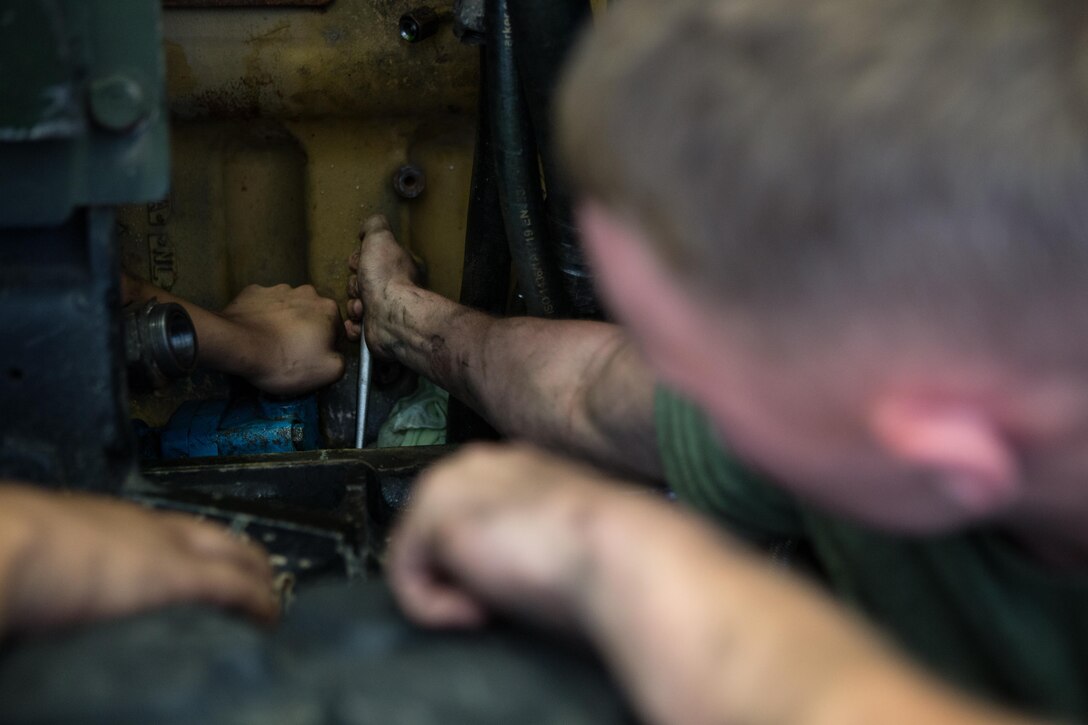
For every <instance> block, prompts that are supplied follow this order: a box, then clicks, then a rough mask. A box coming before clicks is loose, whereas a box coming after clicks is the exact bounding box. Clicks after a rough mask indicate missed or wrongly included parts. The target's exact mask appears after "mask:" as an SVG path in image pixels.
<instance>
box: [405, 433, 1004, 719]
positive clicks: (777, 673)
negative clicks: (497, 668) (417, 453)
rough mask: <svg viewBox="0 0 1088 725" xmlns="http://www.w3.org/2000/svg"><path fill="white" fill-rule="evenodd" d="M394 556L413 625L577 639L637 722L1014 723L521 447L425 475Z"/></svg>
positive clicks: (843, 617)
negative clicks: (489, 626) (536, 631)
mask: <svg viewBox="0 0 1088 725" xmlns="http://www.w3.org/2000/svg"><path fill="white" fill-rule="evenodd" d="M389 567H390V570H389V574H390V581H391V583H392V585H393V588H394V591H395V593H396V594H397V597H398V599H399V601H400V602H401V604H402V606H403V607H404V608H405V609H406V611H407V612H408V614H409V615H410V616H412V617H413V618H414V619H416V620H417V621H419V622H421V623H423V624H427V625H432V626H461V627H465V626H475V625H477V624H479V623H481V622H482V621H484V619H486V617H487V616H488V614H489V613H490V612H491V611H498V612H501V613H504V614H512V615H516V616H519V617H523V618H526V619H530V620H534V621H536V622H539V623H544V624H548V625H552V626H558V627H562V628H565V629H568V630H574V631H577V632H580V633H582V634H584V635H585V636H586V637H588V639H589V640H590V641H591V642H593V643H594V644H595V645H596V646H597V648H598V649H599V650H600V652H601V653H602V655H603V656H604V658H605V660H606V661H607V662H608V663H609V664H610V665H611V667H612V669H613V670H614V672H615V673H616V675H617V677H618V679H619V680H620V682H621V683H622V684H623V685H624V686H625V688H626V689H627V691H628V694H629V696H630V697H631V699H632V701H633V703H634V704H635V706H636V707H637V709H638V710H639V712H640V713H641V714H642V715H643V716H644V718H645V720H646V721H647V722H652V723H661V724H665V725H672V724H676V725H701V724H703V723H706V724H708V725H709V724H712V723H723V722H737V723H760V724H766V725H777V724H782V725H785V724H786V723H789V724H791V725H798V724H811V725H839V724H841V723H872V724H879V723H887V724H889V725H900V724H902V725H914V723H922V722H924V723H933V724H934V725H943V724H949V725H951V724H952V723H956V724H958V725H964V724H976V723H977V724H978V725H981V724H982V723H1011V722H1018V721H1017V720H1015V719H1014V718H1012V717H1009V716H1006V715H1003V714H999V713H995V712H994V711H992V710H990V709H988V708H986V707H985V706H983V705H981V704H978V703H974V702H971V701H969V700H967V699H965V698H961V697H960V696H958V695H955V694H953V693H951V692H949V691H948V690H946V689H945V688H943V687H942V686H941V685H940V684H938V683H936V682H934V681H933V680H931V679H930V678H928V677H927V676H926V675H924V674H922V673H921V672H919V671H918V670H916V669H914V668H913V667H912V666H910V665H909V664H907V663H906V662H905V661H904V660H902V659H901V658H900V657H899V656H898V655H897V654H896V653H894V652H893V651H891V649H890V648H889V647H887V646H886V645H885V644H884V643H883V642H881V641H880V639H879V638H878V637H877V636H876V635H875V634H874V633H872V632H871V631H869V630H868V628H866V627H865V625H864V624H862V623H861V622H860V621H859V620H857V619H856V618H854V617H853V616H852V615H850V614H848V613H847V612H846V611H845V610H843V609H840V608H839V607H838V606H836V605H835V604H834V603H833V602H831V601H830V600H829V599H827V598H826V597H825V596H824V595H823V594H822V593H820V592H818V591H816V590H814V589H812V588H811V587H809V586H807V585H806V584H804V583H802V582H801V581H799V580H795V579H793V578H792V577H790V576H789V575H788V574H786V573H785V572H781V571H778V570H775V569H773V568H771V567H770V566H769V565H768V564H766V563H765V562H764V561H763V559H762V558H760V557H758V556H757V555H755V554H750V553H748V552H746V551H744V550H743V549H742V548H741V547H740V545H739V544H736V543H734V542H731V541H730V540H728V539H725V538H723V537H722V535H721V534H720V532H718V531H717V530H716V529H714V528H712V527H711V526H710V525H708V524H706V523H704V522H702V521H701V520H699V519H697V518H696V517H694V516H692V515H690V514H687V513H685V512H683V511H681V510H680V509H678V508H677V507H675V506H671V505H668V504H666V503H665V502H663V501H660V500H656V499H654V498H653V497H651V496H649V495H647V494H645V493H642V492H639V491H636V490H634V489H632V487H631V486H625V485H623V484H621V483H620V482H617V481H615V480H613V479H610V478H608V477H606V476H604V475H603V474H600V473H598V472H596V471H594V470H592V469H588V468H584V467H581V466H575V465H572V464H570V463H567V462H564V461H561V460H559V459H556V458H553V457H551V456H547V455H545V454H542V453H540V452H538V451H535V450H532V449H529V448H526V447H479V446H478V447H474V448H470V449H467V450H465V451H464V452H462V453H459V454H458V455H457V456H455V457H454V458H452V459H449V460H448V461H447V462H446V463H444V464H442V465H439V466H436V467H435V468H433V469H431V470H430V471H429V472H428V473H427V474H425V476H424V477H423V479H421V480H420V482H419V484H418V488H417V490H416V492H415V494H414V498H413V503H412V506H411V507H410V508H409V510H408V511H407V513H406V515H405V518H404V519H403V521H402V523H401V526H400V528H399V530H398V531H397V532H396V534H395V536H394V538H393V541H392V545H391V552H390V560H389Z"/></svg>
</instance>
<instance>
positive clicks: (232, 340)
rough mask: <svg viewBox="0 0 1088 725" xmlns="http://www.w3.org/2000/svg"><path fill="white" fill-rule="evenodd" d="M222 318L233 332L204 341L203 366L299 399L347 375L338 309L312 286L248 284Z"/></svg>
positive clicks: (202, 351) (202, 340)
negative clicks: (338, 346) (338, 339)
mask: <svg viewBox="0 0 1088 725" xmlns="http://www.w3.org/2000/svg"><path fill="white" fill-rule="evenodd" d="M219 317H220V318H222V319H223V320H225V321H227V323H229V327H230V329H229V330H228V331H227V334H225V335H223V336H220V335H213V336H211V339H208V340H205V338H204V337H201V338H200V340H199V342H200V346H201V353H200V355H201V361H202V362H204V363H206V364H208V365H210V366H212V367H215V368H217V369H219V370H223V371H224V372H228V373H233V374H236V375H241V376H242V377H244V378H246V379H247V380H249V382H250V383H252V384H253V385H255V386H256V387H258V388H260V389H261V390H264V391H265V392H268V393H273V394H275V395H299V394H302V393H306V392H309V391H311V390H314V389H316V388H320V387H322V386H323V385H328V384H329V383H332V382H335V381H337V380H339V379H340V377H341V376H342V375H343V374H344V359H343V356H341V355H340V354H339V353H337V352H336V349H335V345H336V336H337V334H338V333H339V330H340V309H339V307H338V306H337V304H336V302H335V301H334V300H331V299H328V298H326V297H321V296H319V295H318V294H317V291H316V290H315V289H314V288H313V287H312V286H311V285H303V286H301V287H294V288H292V287H290V286H288V285H285V284H281V285H276V286H275V287H260V286H257V285H250V286H249V287H246V288H245V289H244V290H242V292H241V293H240V294H239V295H238V296H237V297H235V298H234V300H233V301H231V303H230V304H228V305H227V306H226V307H225V308H224V309H223V310H222V311H221V312H220V313H219ZM201 332H202V333H203V331H201ZM221 337H222V338H223V339H220V338H221ZM208 346H211V348H212V349H210V350H206V349H205V348H206V347H208Z"/></svg>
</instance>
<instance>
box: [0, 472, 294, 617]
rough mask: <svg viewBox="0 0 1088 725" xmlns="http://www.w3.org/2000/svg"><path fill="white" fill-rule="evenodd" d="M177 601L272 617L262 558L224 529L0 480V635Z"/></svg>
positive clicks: (275, 611)
mask: <svg viewBox="0 0 1088 725" xmlns="http://www.w3.org/2000/svg"><path fill="white" fill-rule="evenodd" d="M175 602H204V603H207V604H214V605H217V606H221V607H225V608H228V609H232V610H237V611H240V612H244V613H245V614H247V615H249V616H250V617H252V618H253V619H255V620H257V621H260V622H264V623H270V622H272V621H274V620H275V619H276V617H277V616H278V614H279V607H278V604H277V600H276V597H275V596H274V595H273V586H272V570H271V568H270V567H269V565H268V560H267V555H266V554H265V553H264V552H263V550H261V549H260V548H258V547H257V546H255V545H252V544H248V543H244V542H242V541H240V540H238V539H236V538H234V537H232V536H231V535H230V534H229V533H228V532H227V531H226V530H225V529H223V528H221V527H219V526H216V525H213V524H209V523H204V522H201V521H198V520H196V519H194V518H192V517H189V516H184V515H181V514H163V513H154V512H151V511H148V510H146V509H143V508H141V507H139V506H136V505H134V504H131V503H125V502H121V501H114V500H110V499H108V498H105V497H101V496H91V495H72V496H69V495H64V494H59V493H49V492H44V491H38V490H35V489H31V488H25V487H21V486H15V485H8V484H6V483H5V484H4V485H0V634H3V633H6V632H26V631H42V630H46V629H50V628H53V627H58V626H62V625H67V624H72V623H76V622H84V621H91V620H95V619H101V618H107V617H116V616H120V615H124V614H129V613H132V612H137V611H142V610H146V609H151V608H155V607H159V606H163V605H166V604H171V603H175Z"/></svg>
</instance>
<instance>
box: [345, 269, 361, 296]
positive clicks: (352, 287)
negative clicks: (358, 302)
mask: <svg viewBox="0 0 1088 725" xmlns="http://www.w3.org/2000/svg"><path fill="white" fill-rule="evenodd" d="M359 296H360V295H359V275H357V274H353V275H351V276H350V277H348V299H358V298H359Z"/></svg>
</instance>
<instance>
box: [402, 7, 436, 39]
mask: <svg viewBox="0 0 1088 725" xmlns="http://www.w3.org/2000/svg"><path fill="white" fill-rule="evenodd" d="M441 24H442V16H441V15H439V14H438V13H436V12H435V11H434V9H433V8H430V7H420V8H416V9H415V10H410V11H409V12H406V13H405V14H404V15H401V16H400V23H399V24H398V25H397V30H398V31H399V32H400V37H401V38H402V39H403V40H404V41H406V42H408V43H418V42H419V41H421V40H424V39H426V38H429V37H431V36H432V35H434V34H435V33H436V32H437V31H438V26H439V25H441Z"/></svg>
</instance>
